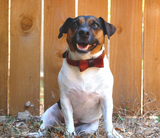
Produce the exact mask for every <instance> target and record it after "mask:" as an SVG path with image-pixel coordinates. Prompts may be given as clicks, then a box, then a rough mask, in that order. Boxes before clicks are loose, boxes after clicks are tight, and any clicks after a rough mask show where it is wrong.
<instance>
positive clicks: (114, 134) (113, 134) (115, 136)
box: [107, 129, 123, 138]
mask: <svg viewBox="0 0 160 138" xmlns="http://www.w3.org/2000/svg"><path fill="white" fill-rule="evenodd" d="M107 137H108V138H123V136H121V135H120V134H119V133H118V132H117V131H116V130H115V129H114V130H113V131H112V132H108V133H107Z"/></svg>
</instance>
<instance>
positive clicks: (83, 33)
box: [79, 29, 90, 38]
mask: <svg viewBox="0 0 160 138" xmlns="http://www.w3.org/2000/svg"><path fill="white" fill-rule="evenodd" d="M89 35H90V32H89V31H88V30H87V29H81V30H80V31H79V36H80V37H82V38H88V37H89Z"/></svg>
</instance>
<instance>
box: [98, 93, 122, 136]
mask: <svg viewBox="0 0 160 138" xmlns="http://www.w3.org/2000/svg"><path fill="white" fill-rule="evenodd" d="M101 108H102V113H103V118H104V125H105V129H106V132H107V136H108V138H123V137H122V136H121V135H119V134H118V133H117V131H116V130H115V129H114V128H113V124H112V113H113V99H112V92H111V91H110V93H108V94H107V95H103V97H102V98H101Z"/></svg>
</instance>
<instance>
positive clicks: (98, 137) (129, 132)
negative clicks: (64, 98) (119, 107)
mask: <svg viewBox="0 0 160 138" xmlns="http://www.w3.org/2000/svg"><path fill="white" fill-rule="evenodd" d="M25 113H26V114H29V113H27V112H25ZM103 122H104V121H103V117H102V118H101V119H100V123H99V129H98V131H97V132H96V133H94V135H92V136H90V135H88V137H92V138H106V133H105V129H104V124H103ZM40 124H41V122H40V117H38V116H32V115H30V114H29V116H28V117H24V118H23V117H22V118H21V117H19V116H17V117H12V116H0V138H1V137H6V138H8V137H9V138H20V137H25V136H24V135H25V134H26V133H29V132H36V131H37V130H38V129H39V126H40ZM113 125H114V128H115V129H116V130H117V131H118V132H119V133H120V134H121V135H122V136H123V137H124V138H160V118H159V117H158V118H152V119H150V118H147V117H139V118H133V117H132V118H131V117H122V116H119V115H116V116H113ZM45 137H55V138H59V137H60V138H62V137H64V138H66V137H67V136H66V135H65V134H64V127H62V128H58V129H57V130H54V131H51V132H48V134H47V136H45ZM26 138H27V137H26ZM76 138H80V136H77V137H76Z"/></svg>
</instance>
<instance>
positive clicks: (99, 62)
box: [63, 51, 105, 72]
mask: <svg viewBox="0 0 160 138" xmlns="http://www.w3.org/2000/svg"><path fill="white" fill-rule="evenodd" d="M104 55H105V53H104V51H103V53H102V54H101V55H100V56H99V57H97V58H94V59H88V60H71V59H69V58H68V51H65V52H64V53H63V58H66V59H67V63H68V64H70V65H72V66H77V67H79V69H80V72H82V71H84V70H86V69H87V68H90V67H98V68H103V67H104V64H103V58H104Z"/></svg>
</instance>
